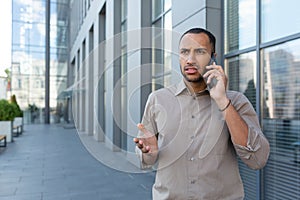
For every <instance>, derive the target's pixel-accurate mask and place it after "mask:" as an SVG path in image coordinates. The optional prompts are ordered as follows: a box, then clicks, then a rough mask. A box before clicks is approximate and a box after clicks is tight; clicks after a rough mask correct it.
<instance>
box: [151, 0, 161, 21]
mask: <svg viewBox="0 0 300 200" xmlns="http://www.w3.org/2000/svg"><path fill="white" fill-rule="evenodd" d="M162 1H163V0H152V21H154V20H155V19H156V18H157V17H159V16H160V15H161V14H162V12H163V10H162V9H163V7H162Z"/></svg>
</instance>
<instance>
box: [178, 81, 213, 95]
mask: <svg viewBox="0 0 300 200" xmlns="http://www.w3.org/2000/svg"><path fill="white" fill-rule="evenodd" d="M184 91H186V92H188V93H189V94H191V93H190V91H189V89H188V88H187V87H186V84H185V82H184V80H183V79H181V81H180V82H179V83H178V85H177V89H176V91H175V96H178V95H179V94H181V93H182V92H184ZM205 94H209V90H208V89H206V90H205V91H203V92H202V93H201V94H200V96H201V95H205ZM196 96H199V95H196Z"/></svg>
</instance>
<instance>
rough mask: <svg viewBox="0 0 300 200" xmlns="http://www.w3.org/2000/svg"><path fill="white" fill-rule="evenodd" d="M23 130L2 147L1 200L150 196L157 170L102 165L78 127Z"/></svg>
mask: <svg viewBox="0 0 300 200" xmlns="http://www.w3.org/2000/svg"><path fill="white" fill-rule="evenodd" d="M24 129H25V132H24V133H23V135H21V136H20V137H18V138H15V142H13V143H8V145H7V147H6V148H0V199H1V200H70V199H72V200H99V199H100V200H102V199H109V200H112V199H122V200H126V199H143V200H147V199H151V187H152V184H153V181H154V173H153V172H152V173H143V174H138V173H136V174H133V173H125V172H120V171H117V170H114V169H111V168H109V167H107V166H105V165H103V164H102V163H101V162H99V161H97V160H96V159H95V158H94V157H92V156H91V155H90V154H89V153H88V151H87V150H86V149H85V147H84V146H83V145H82V143H81V141H80V139H79V137H78V134H77V133H76V129H64V128H63V127H60V126H57V125H26V126H25V128H24ZM111 153H112V154H113V152H111Z"/></svg>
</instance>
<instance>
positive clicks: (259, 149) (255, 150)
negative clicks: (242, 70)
mask: <svg viewBox="0 0 300 200" xmlns="http://www.w3.org/2000/svg"><path fill="white" fill-rule="evenodd" d="M179 55H180V67H181V73H182V75H183V80H182V81H181V82H179V83H178V84H176V85H173V86H171V87H168V88H163V89H160V90H157V91H155V92H153V93H152V94H151V95H150V96H149V98H148V101H147V104H146V107H145V113H144V116H143V119H142V124H139V125H138V128H139V130H140V135H139V137H137V138H134V142H135V143H136V146H137V150H138V152H139V155H140V159H141V165H142V167H143V168H146V167H150V166H156V167H157V173H156V180H155V183H154V185H153V191H152V194H153V199H159V200H161V199H209V200H213V199H222V200H226V199H230V200H232V199H243V197H244V189H243V184H242V181H241V178H240V175H239V170H238V163H237V156H239V157H240V158H241V159H242V160H243V162H244V163H246V164H247V165H248V166H249V167H250V168H252V169H260V168H262V167H264V165H265V164H266V162H267V159H268V156H269V151H270V149H269V143H268V141H267V140H266V138H265V137H264V135H263V133H262V131H261V128H260V125H259V122H258V119H257V116H256V113H255V111H254V109H253V107H252V105H251V103H250V102H249V101H248V99H247V98H246V97H245V96H244V95H243V94H242V93H239V92H235V91H226V85H227V78H226V76H225V73H224V71H223V69H222V67H221V66H220V65H217V64H216V63H215V60H214V57H215V56H216V53H215V37H214V36H213V35H212V34H211V33H210V32H209V31H207V30H205V29H201V28H193V29H190V30H188V31H187V32H185V33H184V34H183V35H182V37H181V39H180V43H179Z"/></svg>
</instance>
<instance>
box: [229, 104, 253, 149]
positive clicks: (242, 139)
mask: <svg viewBox="0 0 300 200" xmlns="http://www.w3.org/2000/svg"><path fill="white" fill-rule="evenodd" d="M223 115H224V118H225V121H226V124H227V127H228V129H229V132H230V136H231V140H232V142H233V143H235V144H238V145H241V146H247V141H248V126H247V124H246V122H245V121H244V120H243V119H242V117H241V116H240V115H239V113H238V112H237V111H236V109H235V108H234V106H233V105H232V104H231V103H230V105H229V106H228V108H227V109H226V110H224V111H223Z"/></svg>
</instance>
